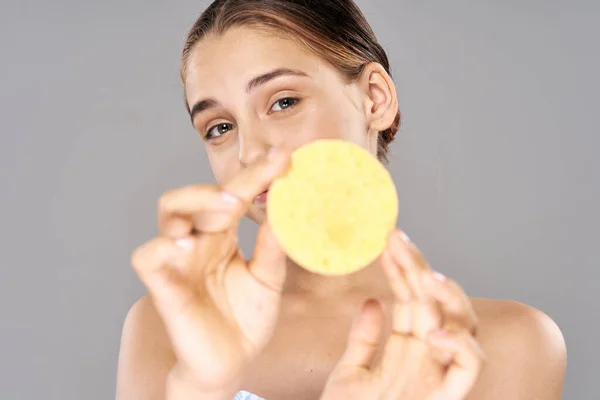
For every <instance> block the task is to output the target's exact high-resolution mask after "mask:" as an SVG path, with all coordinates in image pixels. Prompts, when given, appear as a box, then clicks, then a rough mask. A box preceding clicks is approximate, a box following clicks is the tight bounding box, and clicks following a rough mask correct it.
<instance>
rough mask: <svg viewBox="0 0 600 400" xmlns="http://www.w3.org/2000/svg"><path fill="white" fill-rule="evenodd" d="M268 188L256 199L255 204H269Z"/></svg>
mask: <svg viewBox="0 0 600 400" xmlns="http://www.w3.org/2000/svg"><path fill="white" fill-rule="evenodd" d="M268 193H269V191H268V190H265V191H264V192H262V193H261V194H259V195H258V196H256V198H255V199H254V204H258V205H262V204H267V197H268Z"/></svg>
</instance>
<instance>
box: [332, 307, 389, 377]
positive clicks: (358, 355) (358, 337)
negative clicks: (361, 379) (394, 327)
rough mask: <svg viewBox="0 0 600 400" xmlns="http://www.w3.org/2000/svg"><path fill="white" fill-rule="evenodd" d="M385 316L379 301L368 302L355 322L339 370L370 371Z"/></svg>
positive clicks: (338, 366)
mask: <svg viewBox="0 0 600 400" xmlns="http://www.w3.org/2000/svg"><path fill="white" fill-rule="evenodd" d="M383 324H384V314H383V309H382V308H381V304H380V303H379V302H378V301H377V300H373V299H370V300H367V301H366V302H365V303H364V304H363V307H362V309H361V311H360V313H359V315H358V316H357V318H356V319H355V321H354V324H353V326H352V328H351V329H350V335H349V337H348V345H347V347H346V351H345V352H344V354H343V355H342V358H341V359H340V361H339V363H338V365H337V367H336V369H338V368H348V367H350V368H364V369H370V368H371V366H372V363H373V361H374V359H375V355H376V354H377V350H378V348H379V344H380V342H381V335H382V333H383Z"/></svg>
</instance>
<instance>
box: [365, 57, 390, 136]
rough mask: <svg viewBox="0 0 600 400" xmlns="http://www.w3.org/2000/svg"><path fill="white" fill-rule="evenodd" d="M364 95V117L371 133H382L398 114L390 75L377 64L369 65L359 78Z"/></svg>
mask: <svg viewBox="0 0 600 400" xmlns="http://www.w3.org/2000/svg"><path fill="white" fill-rule="evenodd" d="M359 85H360V88H361V90H362V91H363V93H364V94H365V97H364V99H365V104H364V106H365V116H366V121H367V126H368V128H369V130H371V131H376V132H380V131H384V130H386V129H388V128H389V127H391V126H392V124H393V123H394V119H395V118H396V114H398V97H397V95H396V87H395V86H394V82H393V81H392V78H391V77H390V75H389V74H388V73H387V72H386V71H385V68H383V66H382V65H381V64H379V63H375V62H373V63H369V64H368V65H367V66H366V67H365V68H364V70H363V72H362V75H361V77H360V78H359Z"/></svg>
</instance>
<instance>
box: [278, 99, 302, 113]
mask: <svg viewBox="0 0 600 400" xmlns="http://www.w3.org/2000/svg"><path fill="white" fill-rule="evenodd" d="M298 101H299V100H298V99H294V98H293V97H286V98H285V99H281V100H277V101H276V102H275V104H273V106H272V107H271V111H283V110H285V109H288V108H290V107H293V106H295V105H296V104H298Z"/></svg>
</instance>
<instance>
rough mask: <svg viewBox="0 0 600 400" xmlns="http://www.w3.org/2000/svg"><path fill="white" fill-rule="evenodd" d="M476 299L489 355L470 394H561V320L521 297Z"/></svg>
mask: <svg viewBox="0 0 600 400" xmlns="http://www.w3.org/2000/svg"><path fill="white" fill-rule="evenodd" d="M471 301H472V304H473V308H474V309H475V312H476V313H477V315H478V318H479V329H478V333H477V339H478V341H479V343H480V345H481V347H482V348H483V350H484V352H485V354H486V358H487V361H486V364H485V367H484V369H483V371H482V374H481V377H480V379H479V381H478V383H477V385H476V386H475V387H474V388H473V392H472V393H471V396H470V397H469V399H473V400H475V399H477V400H479V399H494V400H495V399H515V400H518V399H539V400H557V399H560V398H561V392H562V385H563V380H564V376H565V370H566V345H565V340H564V338H563V335H562V333H561V331H560V328H559V327H558V325H557V324H556V323H555V322H554V321H553V320H552V319H551V318H550V317H549V316H548V315H547V314H545V313H544V312H542V311H540V310H538V309H536V308H534V307H531V306H528V305H526V304H523V303H519V302H516V301H506V300H491V299H481V298H476V299H471Z"/></svg>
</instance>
